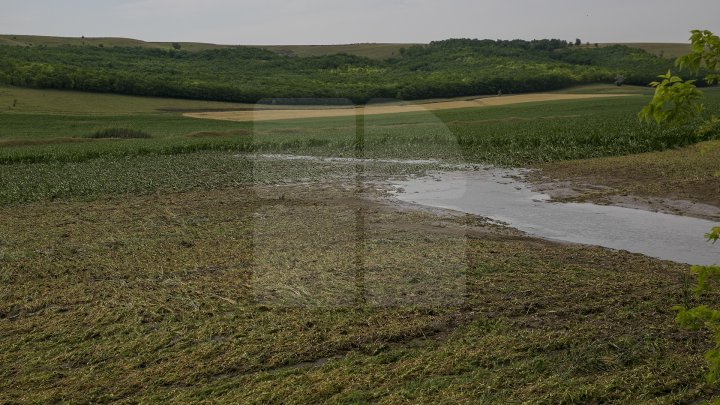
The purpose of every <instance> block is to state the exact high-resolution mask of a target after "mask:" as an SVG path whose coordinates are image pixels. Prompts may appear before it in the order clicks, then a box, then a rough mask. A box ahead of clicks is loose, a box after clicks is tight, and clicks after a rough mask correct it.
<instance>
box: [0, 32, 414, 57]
mask: <svg viewBox="0 0 720 405" xmlns="http://www.w3.org/2000/svg"><path fill="white" fill-rule="evenodd" d="M178 43H179V44H180V47H181V48H180V49H183V50H186V51H190V52H197V51H206V50H210V49H227V48H238V47H241V46H246V45H219V44H209V43H203V42H178ZM0 45H15V46H28V45H30V46H38V45H45V46H60V45H77V46H81V45H87V46H101V45H102V46H108V47H112V46H130V47H135V46H139V47H142V48H151V49H172V46H173V43H172V42H146V41H141V40H139V39H130V38H113V37H102V38H82V37H49V36H39V35H0ZM412 45H414V44H375V43H367V44H345V45H258V46H255V47H257V48H263V49H267V50H270V51H273V52H275V53H277V54H280V55H288V56H323V55H334V54H338V53H346V54H349V55H356V56H362V57H366V58H371V59H387V58H391V57H394V56H397V55H399V54H400V49H401V48H406V47H409V46H412Z"/></svg>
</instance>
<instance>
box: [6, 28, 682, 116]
mask: <svg viewBox="0 0 720 405" xmlns="http://www.w3.org/2000/svg"><path fill="white" fill-rule="evenodd" d="M0 39H1V40H2V41H3V43H0V83H3V84H9V85H14V86H20V87H34V88H55V89H66V90H80V91H92V92H105V93H118V94H129V95H142V96H158V97H174V98H190V99H202V100H215V101H233V102H248V103H254V102H257V101H260V100H263V99H269V98H270V99H272V98H285V99H287V98H295V99H301V98H316V99H321V100H325V101H323V102H327V100H328V99H351V100H353V101H355V102H365V101H368V100H372V99H378V98H386V99H387V98H397V99H404V100H417V99H427V98H445V97H460V96H472V95H481V94H498V93H499V92H502V93H504V94H507V93H523V92H535V91H548V90H557V89H562V88H567V87H570V86H575V85H579V84H590V83H606V84H608V83H609V84H612V83H613V82H614V81H615V79H616V78H617V77H620V76H622V77H624V83H625V84H637V85H646V84H647V83H648V82H650V81H652V80H653V79H655V77H657V75H658V73H660V72H663V71H664V70H666V69H667V68H668V67H670V66H672V62H671V61H670V60H668V59H666V58H660V57H658V56H656V55H653V54H651V53H648V52H646V51H644V50H641V49H634V48H629V47H627V46H620V45H613V46H610V45H608V46H598V47H594V46H591V47H575V46H570V45H569V44H568V42H566V41H562V40H558V39H543V40H533V41H523V40H512V41H503V40H487V39H486V40H473V39H449V40H444V41H434V42H431V43H430V44H425V45H408V44H406V46H402V45H401V44H395V45H390V44H384V45H383V44H357V45H329V46H272V47H251V46H229V45H213V44H201V43H181V44H180V47H179V49H174V48H178V47H173V46H172V44H171V43H153V42H143V41H138V40H131V39H130V40H129V39H123V38H71V39H67V38H55V37H28V36H10V35H5V36H1V37H0ZM337 52H344V53H337ZM350 52H352V53H353V54H348V53H350ZM306 101H307V100H305V101H297V102H306ZM285 102H287V101H285Z"/></svg>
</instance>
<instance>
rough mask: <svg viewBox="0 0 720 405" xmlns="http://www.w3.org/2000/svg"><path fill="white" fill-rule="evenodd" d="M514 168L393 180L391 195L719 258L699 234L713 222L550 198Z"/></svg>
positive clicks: (569, 234) (528, 228) (578, 236)
mask: <svg viewBox="0 0 720 405" xmlns="http://www.w3.org/2000/svg"><path fill="white" fill-rule="evenodd" d="M518 174H520V172H519V171H507V170H500V169H489V168H486V169H480V170H475V171H453V172H439V173H438V172H436V173H431V174H430V175H428V176H425V177H419V178H412V179H409V180H406V181H396V182H394V186H395V187H396V197H397V198H398V199H400V200H402V201H405V202H410V203H415V204H420V205H424V206H430V207H437V208H447V209H452V210H457V211H461V212H466V213H470V214H476V215H480V216H483V217H487V218H491V219H494V220H497V221H502V222H504V223H506V224H508V225H510V226H512V227H514V228H517V229H520V230H522V231H524V232H526V233H528V234H530V235H534V236H538V237H542V238H546V239H551V240H558V241H565V242H573V243H581V244H588V245H597V246H603V247H607V248H611V249H622V250H627V251H630V252H635V253H641V254H645V255H647V256H652V257H656V258H660V259H666V260H672V261H676V262H679V263H691V264H715V263H719V262H720V246H712V245H711V244H710V243H708V242H707V241H706V240H705V238H704V235H705V234H706V233H707V232H708V231H709V230H710V228H712V227H713V226H717V224H716V223H714V222H711V221H707V220H702V219H696V218H691V217H683V216H677V215H669V214H662V213H655V212H650V211H643V210H638V209H632V208H623V207H615V206H602V205H595V204H588V203H555V202H550V201H549V197H548V196H547V195H544V194H539V193H536V192H533V191H532V190H531V189H530V188H529V187H528V186H527V185H526V184H524V183H522V182H521V181H519V180H516V179H514V178H513V177H511V176H514V175H518Z"/></svg>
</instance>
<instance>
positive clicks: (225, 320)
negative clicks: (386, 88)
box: [0, 86, 720, 403]
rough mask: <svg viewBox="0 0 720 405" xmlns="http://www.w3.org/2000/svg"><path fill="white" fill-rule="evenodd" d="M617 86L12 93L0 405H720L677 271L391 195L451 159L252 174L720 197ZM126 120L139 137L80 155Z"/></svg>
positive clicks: (311, 173)
mask: <svg viewBox="0 0 720 405" xmlns="http://www.w3.org/2000/svg"><path fill="white" fill-rule="evenodd" d="M622 90H623V91H625V92H629V93H630V92H631V93H636V94H637V95H636V96H633V97H613V98H607V99H600V98H598V99H595V98H591V99H585V100H565V101H550V102H535V103H524V104H515V105H503V106H488V107H482V108H466V109H456V110H442V111H434V112H432V113H428V112H413V113H405V114H386V115H375V116H366V117H363V118H358V117H355V116H349V117H331V118H322V119H295V120H281V121H266V122H255V123H253V122H226V121H214V120H204V119H193V118H188V117H184V116H183V113H185V112H188V111H199V110H211V111H217V110H226V109H245V108H252V106H247V105H237V104H226V103H206V102H194V101H181V100H167V99H144V98H135V97H122V96H111V95H103V94H82V93H71V92H60V91H39V90H27V89H18V88H7V87H5V88H0V123H1V125H0V217H1V218H4V219H7V220H3V221H0V283H2V285H3V286H12V288H3V289H0V402H1V403H5V402H7V403H47V402H101V403H106V402H115V401H125V402H171V401H175V402H199V401H209V402H213V401H214V402H244V403H268V402H284V403H308V402H310V403H374V402H378V403H438V402H439V403H466V402H477V403H517V402H520V403H526V402H532V403H607V402H618V403H693V402H698V401H701V400H706V399H716V398H718V397H720V391H718V389H717V387H715V386H712V385H708V384H705V383H704V380H703V372H704V368H703V367H704V364H705V362H704V359H703V353H704V352H705V351H706V350H707V349H708V348H709V337H708V336H707V335H706V334H704V333H703V332H697V331H687V330H684V329H681V328H680V327H678V326H677V325H676V323H675V321H674V312H673V311H672V310H671V308H672V306H673V305H678V304H682V305H694V304H696V298H695V297H694V296H693V295H692V294H691V293H690V292H689V288H690V286H691V285H692V284H693V283H694V282H695V280H694V279H693V278H692V276H690V274H689V272H688V266H685V265H680V264H676V263H671V262H664V261H660V260H655V259H651V258H648V257H644V256H641V255H636V254H630V253H627V252H616V251H609V250H606V249H602V248H596V247H588V246H579V245H568V244H556V243H552V242H548V241H543V240H538V239H533V238H530V237H527V236H525V235H523V234H521V233H519V232H517V231H514V230H512V229H507V228H503V227H500V226H498V225H496V224H492V223H488V222H486V221H485V220H483V219H482V218H477V217H474V216H469V215H459V214H457V213H451V212H447V211H432V212H431V211H421V210H413V209H409V208H408V207H406V206H398V205H397V204H396V203H393V201H392V200H390V199H389V198H388V195H387V190H385V189H384V188H383V185H384V184H386V183H387V182H388V179H390V178H394V177H404V176H408V175H415V174H422V173H424V172H426V171H428V170H436V169H438V168H440V167H441V166H440V164H437V163H422V162H416V163H413V164H403V163H397V162H384V163H383V162H375V163H366V164H334V163H331V162H327V161H312V160H273V159H258V158H256V157H255V155H256V154H259V153H260V154H264V153H289V154H303V155H316V156H345V157H352V156H361V157H390V158H412V159H418V158H435V159H442V160H444V161H451V162H478V163H493V164H500V165H512V166H522V167H538V168H541V169H542V170H544V173H545V174H546V175H547V176H551V177H554V178H557V179H583V178H584V179H587V180H588V181H606V183H607V184H610V185H613V184H615V185H616V186H617V185H618V184H622V183H623V182H624V181H629V182H628V183H627V184H625V185H624V186H623V187H622V188H621V187H619V186H618V187H617V188H618V189H621V191H625V192H637V193H640V194H642V193H646V195H651V194H652V193H660V192H661V191H662V188H663V187H666V186H667V185H668V184H669V185H670V187H667V188H668V189H673V190H676V191H677V190H678V189H679V188H680V187H687V188H686V189H684V190H685V191H683V192H685V193H686V194H687V197H688V198H696V199H697V201H704V200H702V196H700V195H698V196H696V197H694V196H695V189H694V188H692V187H694V186H692V183H687V181H688V179H692V178H694V177H693V176H698V177H697V184H698V185H701V186H702V185H705V186H708V185H713V184H715V183H712V182H711V180H709V176H710V173H711V171H712V170H713V166H714V165H715V164H716V163H717V161H718V160H717V153H716V152H709V153H706V154H700V153H697V150H698V149H697V148H699V147H700V146H693V145H690V143H692V141H690V140H688V138H687V135H688V134H689V131H691V130H692V128H691V127H687V128H678V129H674V130H660V129H658V128H653V127H644V126H641V125H640V124H638V122H637V118H636V112H637V111H638V110H639V108H640V106H642V105H643V104H644V103H646V102H647V100H648V91H647V90H646V89H640V88H627V87H626V88H623V89H622ZM617 91H619V90H617V89H615V88H608V87H603V86H591V87H584V88H576V89H572V90H570V91H569V93H590V94H593V93H606V92H608V93H612V92H617ZM15 100H17V102H15ZM707 102H708V105H709V107H710V109H711V111H713V110H714V111H716V110H717V109H718V108H720V92H718V91H717V90H710V91H709V92H708V99H707ZM13 103H14V104H15V106H13V105H12V104H13ZM112 128H127V129H132V130H136V131H143V132H145V133H148V134H149V135H150V136H151V138H149V139H94V138H91V136H92V135H93V134H95V133H96V132H97V131H101V130H104V129H112ZM714 135H716V134H711V136H714ZM711 136H708V138H710V137H711ZM359 139H361V140H362V143H361V144H360V143H359V142H360V141H359ZM713 142H714V143H715V144H716V143H717V141H709V143H706V144H705V145H713ZM578 159H583V160H578ZM610 167H612V168H614V170H608V168H610ZM693 167H697V168H699V169H700V170H699V171H698V172H695V171H693ZM671 168H672V169H673V170H670V169H671ZM719 169H720V168H719ZM633 176H635V177H633ZM628 179H630V180H628ZM613 182H615V183H613ZM686 183H687V184H689V185H684V184H686ZM678 193H679V194H674V195H672V196H684V195H685V194H682V193H680V192H678ZM713 201H715V200H713ZM705 202H712V201H705ZM703 302H706V303H707V302H711V303H712V302H715V303H720V297H716V296H709V297H706V298H704V301H703Z"/></svg>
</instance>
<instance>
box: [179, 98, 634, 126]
mask: <svg viewBox="0 0 720 405" xmlns="http://www.w3.org/2000/svg"><path fill="white" fill-rule="evenodd" d="M629 95H631V94H561V93H534V94H521V95H515V96H502V97H485V98H477V99H472V100H457V101H442V102H431V103H417V104H395V103H393V104H386V105H374V106H365V107H355V108H337V107H336V108H327V107H325V108H317V109H314V108H296V109H286V110H278V109H274V110H260V109H257V110H254V111H220V112H216V111H213V112H193V113H185V114H183V115H185V116H186V117H191V118H204V119H212V120H225V121H274V120H288V119H302V118H329V117H347V116H354V115H356V114H358V113H360V112H362V114H363V115H379V114H398V113H409V112H425V111H437V110H451V109H459V108H477V107H490V106H501V105H510V104H520V103H532V102H542V101H561V100H581V99H588V98H600V97H603V98H604V97H625V96H629Z"/></svg>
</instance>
